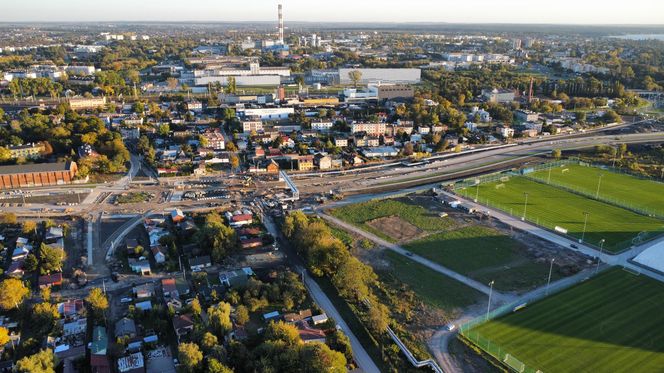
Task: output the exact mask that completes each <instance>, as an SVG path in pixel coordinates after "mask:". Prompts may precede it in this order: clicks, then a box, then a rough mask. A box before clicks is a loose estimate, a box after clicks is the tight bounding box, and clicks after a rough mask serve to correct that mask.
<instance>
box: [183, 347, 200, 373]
mask: <svg viewBox="0 0 664 373" xmlns="http://www.w3.org/2000/svg"><path fill="white" fill-rule="evenodd" d="M178 357H179V358H180V363H182V365H184V367H185V368H186V371H187V372H193V371H195V370H197V369H198V367H199V365H200V364H201V361H203V353H202V352H201V349H200V348H199V347H198V345H197V344H195V343H180V345H179V346H178Z"/></svg>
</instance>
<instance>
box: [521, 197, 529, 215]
mask: <svg viewBox="0 0 664 373" xmlns="http://www.w3.org/2000/svg"><path fill="white" fill-rule="evenodd" d="M523 195H524V196H526V201H525V202H524V203H523V216H522V217H521V220H526V209H527V208H528V193H523Z"/></svg>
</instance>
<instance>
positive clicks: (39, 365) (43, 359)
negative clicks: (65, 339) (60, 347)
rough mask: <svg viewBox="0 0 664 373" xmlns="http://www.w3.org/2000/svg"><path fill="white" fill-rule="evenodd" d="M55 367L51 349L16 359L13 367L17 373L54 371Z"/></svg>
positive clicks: (49, 372) (50, 372) (46, 372)
mask: <svg viewBox="0 0 664 373" xmlns="http://www.w3.org/2000/svg"><path fill="white" fill-rule="evenodd" d="M55 367H56V363H55V355H54V354H53V351H52V350H50V349H44V350H41V351H39V352H37V353H36V354H34V355H30V356H26V357H24V358H22V359H21V360H19V361H17V362H16V367H15V369H16V371H17V372H19V373H55Z"/></svg>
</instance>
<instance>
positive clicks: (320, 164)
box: [314, 153, 332, 170]
mask: <svg viewBox="0 0 664 373" xmlns="http://www.w3.org/2000/svg"><path fill="white" fill-rule="evenodd" d="M314 165H316V167H317V168H318V169H319V170H329V169H330V168H332V158H331V157H330V156H329V155H323V154H321V153H318V154H316V155H315V156H314Z"/></svg>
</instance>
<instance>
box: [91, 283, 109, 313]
mask: <svg viewBox="0 0 664 373" xmlns="http://www.w3.org/2000/svg"><path fill="white" fill-rule="evenodd" d="M85 300H86V302H88V304H89V305H90V307H91V308H92V311H93V312H94V313H95V314H97V315H102V314H103V313H104V312H105V311H106V310H107V309H108V298H107V297H106V294H104V293H103V292H102V290H101V289H100V288H93V289H92V290H91V291H90V294H88V296H87V298H85Z"/></svg>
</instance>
